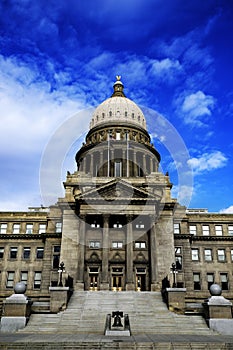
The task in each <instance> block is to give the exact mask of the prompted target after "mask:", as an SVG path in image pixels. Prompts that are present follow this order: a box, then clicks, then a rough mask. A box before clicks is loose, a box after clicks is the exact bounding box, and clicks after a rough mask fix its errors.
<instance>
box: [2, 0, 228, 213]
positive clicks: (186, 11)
mask: <svg viewBox="0 0 233 350" xmlns="http://www.w3.org/2000/svg"><path fill="white" fill-rule="evenodd" d="M0 11H1V18H0V113H1V138H0V161H1V163H0V164H1V172H0V177H1V182H0V193H1V197H0V210H21V209H22V210H25V209H27V207H28V206H39V205H40V204H45V205H47V204H48V203H44V202H45V201H46V200H45V199H44V198H43V194H42V195H41V193H40V192H41V185H40V181H41V179H40V178H41V164H43V157H44V153H45V152H46V150H47V145H48V144H49V143H50V141H51V138H53V135H55V134H56V133H57V132H58V131H59V130H62V128H63V126H65V127H64V128H63V129H64V130H65V129H67V127H68V125H69V123H68V122H69V120H70V118H71V117H73V116H74V115H77V116H80V123H79V122H78V123H77V125H76V129H77V140H78V141H77V142H76V143H74V139H73V134H72V135H71V137H70V140H71V141H72V143H71V144H70V146H69V149H68V150H67V149H66V152H65V154H66V156H65V158H64V154H62V156H63V158H64V159H63V163H62V169H59V171H58V174H57V177H56V178H55V179H54V181H57V182H58V185H57V186H58V187H57V197H58V196H62V193H63V192H62V181H63V180H65V168H66V167H67V169H68V170H70V171H74V170H75V163H74V155H75V151H76V148H77V147H78V145H79V143H80V142H81V141H82V137H83V136H82V135H83V133H84V132H85V131H87V130H88V124H89V120H88V118H82V116H81V114H80V113H79V112H80V111H82V110H85V109H87V108H89V107H93V106H96V105H98V104H99V103H100V102H102V101H103V100H104V99H106V98H107V97H109V96H110V95H111V93H112V85H113V83H114V81H115V76H116V75H121V76H122V80H123V83H124V85H125V93H126V95H127V97H129V98H130V99H132V100H134V101H135V102H136V103H138V104H139V105H141V106H146V107H149V108H152V109H153V110H155V111H157V112H158V113H159V114H160V115H161V116H162V117H163V118H165V119H166V120H167V121H168V122H169V123H171V124H172V125H173V126H174V128H175V129H176V130H177V132H178V133H179V135H180V136H181V138H182V139H183V141H184V143H185V145H186V148H187V150H188V152H189V157H190V158H189V159H188V165H189V166H192V169H193V175H194V182H193V195H192V199H191V202H190V204H189V207H191V208H194V207H196V208H208V209H209V211H216V212H218V211H226V212H233V195H232V194H233V184H232V173H233V159H232V158H233V157H232V153H233V152H232V151H233V141H232V131H233V122H232V114H233V84H232V81H233V65H232V62H233V40H232V36H233V3H232V1H229V0H226V1H224V0H223V1H220V0H219V1H217V0H215V1H214V0H205V1H203V0H202V1H200V0H195V1H188V0H170V1H169V0H167V1H164V0H147V1H145V0H124V1H123V0H118V1H113V0H86V1H81V0H68V1H65V0H56V1H55V0H50V1H44V0H34V1H30V0H5V1H4V0H2V1H1V2H0ZM149 124H150V130H149V131H150V132H151V134H152V135H153V137H154V139H153V142H154V145H155V147H156V148H157V149H158V151H159V152H160V153H161V156H162V161H161V168H162V170H163V171H164V172H166V171H167V170H168V171H169V174H170V177H171V181H172V182H173V183H174V191H173V194H174V196H175V195H176V194H177V188H178V187H179V181H178V177H177V171H178V170H177V169H179V164H178V163H177V162H176V161H174V159H173V157H172V154H170V152H169V151H168V150H167V148H166V142H165V143H164V138H165V136H164V137H162V135H160V136H158V135H157V131H156V123H154V124H153V120H152V121H150V122H149ZM65 137H66V136H64V138H65ZM61 140H62V138H61ZM174 143H175V141H174ZM61 144H62V141H61ZM66 147H67V145H66ZM174 147H175V145H174ZM60 152H61V151H60V148H57V150H54V159H55V158H56V157H58V158H59V157H61V153H62V152H61V153H60ZM43 176H44V175H43ZM189 190H190V189H189V188H185V186H184V188H182V191H183V195H184V197H185V192H186V191H189ZM180 199H181V202H182V196H181V197H180ZM51 204H52V203H51Z"/></svg>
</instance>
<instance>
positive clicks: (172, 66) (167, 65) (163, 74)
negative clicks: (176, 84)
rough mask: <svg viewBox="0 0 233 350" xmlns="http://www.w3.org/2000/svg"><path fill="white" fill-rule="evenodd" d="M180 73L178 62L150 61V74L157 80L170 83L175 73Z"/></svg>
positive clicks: (167, 59) (180, 68)
mask: <svg viewBox="0 0 233 350" xmlns="http://www.w3.org/2000/svg"><path fill="white" fill-rule="evenodd" d="M181 71H182V66H181V65H180V62H179V61H178V60H171V59H170V58H164V59H162V60H160V61H159V60H154V61H152V66H151V73H152V74H153V75H154V76H156V77H158V78H159V79H162V80H166V81H167V82H168V81H169V82H171V81H173V80H174V78H175V76H176V74H177V73H180V72H181Z"/></svg>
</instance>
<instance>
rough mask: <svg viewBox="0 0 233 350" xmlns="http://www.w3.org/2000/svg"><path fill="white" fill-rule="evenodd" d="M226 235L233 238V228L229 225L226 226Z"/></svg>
mask: <svg viewBox="0 0 233 350" xmlns="http://www.w3.org/2000/svg"><path fill="white" fill-rule="evenodd" d="M228 235H229V236H233V226H231V225H229V226H228Z"/></svg>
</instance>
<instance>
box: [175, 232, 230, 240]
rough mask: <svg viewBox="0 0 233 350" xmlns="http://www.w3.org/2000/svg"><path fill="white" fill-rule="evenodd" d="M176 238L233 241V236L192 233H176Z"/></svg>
mask: <svg viewBox="0 0 233 350" xmlns="http://www.w3.org/2000/svg"><path fill="white" fill-rule="evenodd" d="M174 239H177V240H182V239H189V240H190V241H192V242H194V241H219V242H222V241H233V236H194V235H190V234H188V233H187V234H180V233H179V234H174Z"/></svg>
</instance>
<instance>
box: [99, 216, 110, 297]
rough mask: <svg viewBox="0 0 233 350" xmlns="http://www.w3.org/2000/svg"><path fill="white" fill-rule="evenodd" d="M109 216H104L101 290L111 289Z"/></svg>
mask: <svg viewBox="0 0 233 350" xmlns="http://www.w3.org/2000/svg"><path fill="white" fill-rule="evenodd" d="M109 217H110V215H106V214H105V215H104V216H103V240H102V241H103V248H102V275H101V283H100V289H101V290H109V276H108V258H109Z"/></svg>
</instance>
